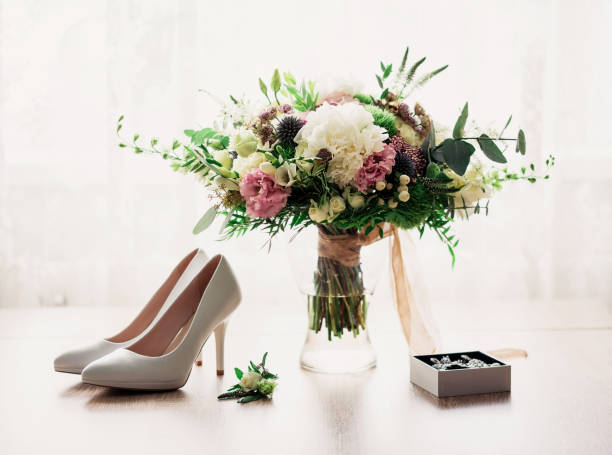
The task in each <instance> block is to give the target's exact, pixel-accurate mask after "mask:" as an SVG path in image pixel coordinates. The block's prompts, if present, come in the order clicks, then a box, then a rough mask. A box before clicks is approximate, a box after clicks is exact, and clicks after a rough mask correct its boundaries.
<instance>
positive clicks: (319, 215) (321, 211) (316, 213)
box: [308, 201, 329, 223]
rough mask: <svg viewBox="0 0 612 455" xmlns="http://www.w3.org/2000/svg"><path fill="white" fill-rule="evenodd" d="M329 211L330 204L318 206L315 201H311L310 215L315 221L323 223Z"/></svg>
mask: <svg viewBox="0 0 612 455" xmlns="http://www.w3.org/2000/svg"><path fill="white" fill-rule="evenodd" d="M328 212H329V206H328V204H323V205H322V206H320V207H319V206H318V205H317V203H316V202H315V201H310V209H308V216H309V217H310V219H311V220H312V221H314V222H315V223H322V222H323V221H326V220H327V217H328Z"/></svg>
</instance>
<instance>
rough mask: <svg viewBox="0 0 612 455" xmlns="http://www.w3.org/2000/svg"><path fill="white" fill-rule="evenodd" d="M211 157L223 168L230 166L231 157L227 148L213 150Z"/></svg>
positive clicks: (229, 167)
mask: <svg viewBox="0 0 612 455" xmlns="http://www.w3.org/2000/svg"><path fill="white" fill-rule="evenodd" d="M213 158H214V159H215V161H218V162H219V163H221V166H223V167H224V168H225V169H231V168H232V157H231V156H230V154H229V152H228V151H227V150H215V151H214V152H213Z"/></svg>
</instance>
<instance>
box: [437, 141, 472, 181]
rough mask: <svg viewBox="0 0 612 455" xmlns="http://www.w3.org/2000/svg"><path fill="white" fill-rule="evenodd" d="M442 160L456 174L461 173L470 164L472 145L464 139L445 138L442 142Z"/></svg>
mask: <svg viewBox="0 0 612 455" xmlns="http://www.w3.org/2000/svg"><path fill="white" fill-rule="evenodd" d="M440 149H441V150H442V155H443V156H444V161H445V162H446V164H448V167H450V168H451V169H452V170H453V171H454V172H455V173H456V174H458V175H463V174H465V171H466V169H467V167H468V165H469V164H470V157H471V156H472V154H473V153H474V150H475V149H474V146H473V145H472V144H470V143H468V142H465V141H457V140H453V139H446V140H445V141H444V142H443V143H442V147H441V148H440Z"/></svg>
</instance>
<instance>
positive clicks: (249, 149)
mask: <svg viewBox="0 0 612 455" xmlns="http://www.w3.org/2000/svg"><path fill="white" fill-rule="evenodd" d="M257 142H258V139H257V136H255V135H254V134H253V133H252V132H251V131H249V130H247V129H246V128H241V129H239V130H237V131H236V132H235V133H234V135H233V136H232V138H231V144H230V146H231V147H232V148H233V149H234V150H236V153H237V154H238V155H240V156H241V157H243V158H246V157H247V156H249V155H250V154H251V153H253V152H256V151H257Z"/></svg>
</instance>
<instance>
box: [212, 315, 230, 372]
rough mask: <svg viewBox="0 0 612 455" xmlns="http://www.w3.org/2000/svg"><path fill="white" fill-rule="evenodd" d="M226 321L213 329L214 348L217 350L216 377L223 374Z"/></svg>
mask: <svg viewBox="0 0 612 455" xmlns="http://www.w3.org/2000/svg"><path fill="white" fill-rule="evenodd" d="M226 328H227V321H223V322H222V323H221V324H219V325H218V326H217V328H216V329H215V347H216V348H217V376H223V374H224V358H225V329H226Z"/></svg>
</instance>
